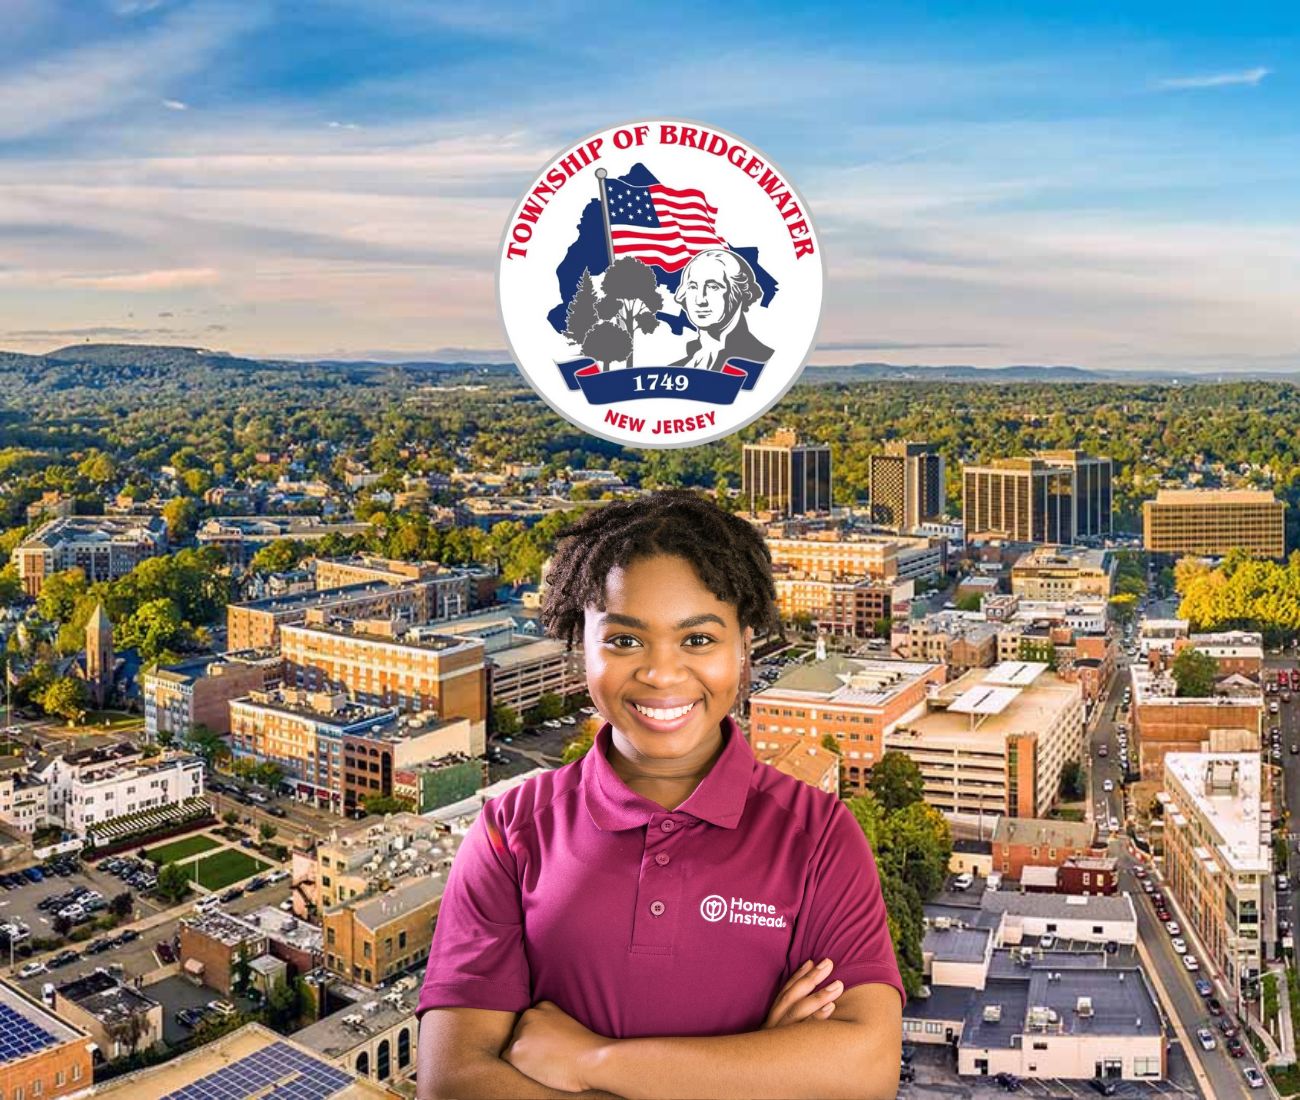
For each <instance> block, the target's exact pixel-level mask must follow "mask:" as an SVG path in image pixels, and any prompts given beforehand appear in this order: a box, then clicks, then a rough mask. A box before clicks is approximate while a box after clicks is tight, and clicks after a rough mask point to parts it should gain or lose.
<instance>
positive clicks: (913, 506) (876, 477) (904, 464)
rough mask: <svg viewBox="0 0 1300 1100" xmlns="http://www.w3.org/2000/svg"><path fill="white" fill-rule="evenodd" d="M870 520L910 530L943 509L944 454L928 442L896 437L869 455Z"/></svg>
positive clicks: (901, 529)
mask: <svg viewBox="0 0 1300 1100" xmlns="http://www.w3.org/2000/svg"><path fill="white" fill-rule="evenodd" d="M869 471H870V480H871V522H872V523H875V524H879V525H880V526H881V527H892V528H894V529H895V530H897V531H910V530H912V528H913V527H916V526H917V525H918V524H921V523H925V522H926V521H927V520H932V519H939V518H940V517H941V516H942V515H943V509H944V501H945V497H944V484H943V455H941V454H939V452H938V451H937V450H935V448H934V446H933V445H932V444H930V443H913V442H910V441H906V440H895V441H892V442H890V443H886V444H885V453H884V454H879V455H872V456H871V459H870V463H869Z"/></svg>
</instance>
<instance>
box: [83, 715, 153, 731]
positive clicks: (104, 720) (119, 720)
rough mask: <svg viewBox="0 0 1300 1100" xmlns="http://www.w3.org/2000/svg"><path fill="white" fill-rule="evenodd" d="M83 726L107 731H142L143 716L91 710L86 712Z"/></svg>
mask: <svg viewBox="0 0 1300 1100" xmlns="http://www.w3.org/2000/svg"><path fill="white" fill-rule="evenodd" d="M83 725H86V726H97V727H99V728H100V729H109V730H125V729H142V728H143V727H144V715H142V714H123V713H122V712H121V711H120V710H92V711H87V712H86V720H85V722H84V723H83Z"/></svg>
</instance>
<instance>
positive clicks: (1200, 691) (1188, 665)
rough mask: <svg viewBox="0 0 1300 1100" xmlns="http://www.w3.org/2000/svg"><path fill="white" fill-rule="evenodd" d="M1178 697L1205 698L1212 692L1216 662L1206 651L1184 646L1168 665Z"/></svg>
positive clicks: (1216, 667) (1217, 667)
mask: <svg viewBox="0 0 1300 1100" xmlns="http://www.w3.org/2000/svg"><path fill="white" fill-rule="evenodd" d="M1169 671H1170V673H1171V674H1172V675H1173V678H1174V683H1176V684H1177V685H1178V692H1177V694H1178V695H1179V697H1180V698H1188V699H1205V698H1208V697H1209V696H1211V695H1213V694H1214V680H1215V677H1216V676H1217V675H1218V671H1219V666H1218V663H1217V662H1216V661H1215V660H1214V658H1213V657H1211V656H1210V655H1209V654H1208V653H1202V652H1201V651H1200V650H1199V649H1195V648H1194V647H1192V646H1184V647H1183V649H1181V650H1180V651H1179V653H1178V656H1177V657H1175V658H1174V660H1173V664H1171V665H1170V666H1169Z"/></svg>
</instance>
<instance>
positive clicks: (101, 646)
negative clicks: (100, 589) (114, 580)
mask: <svg viewBox="0 0 1300 1100" xmlns="http://www.w3.org/2000/svg"><path fill="white" fill-rule="evenodd" d="M86 684H87V686H88V687H89V688H90V694H91V697H92V698H93V699H94V700H95V706H96V707H99V708H102V707H103V706H104V705H105V704H106V703H108V702H109V700H110V698H111V697H112V694H113V624H112V623H111V622H110V621H109V618H108V615H107V614H106V613H105V611H104V605H103V604H102V603H97V604H96V605H95V610H94V611H93V612H92V613H91V616H90V619H89V621H87V623H86Z"/></svg>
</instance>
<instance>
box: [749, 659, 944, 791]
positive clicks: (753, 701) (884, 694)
mask: <svg viewBox="0 0 1300 1100" xmlns="http://www.w3.org/2000/svg"><path fill="white" fill-rule="evenodd" d="M945 675H946V673H945V670H944V667H943V665H940V664H928V663H924V662H920V661H887V660H871V659H860V658H854V657H844V656H841V655H839V654H831V655H830V656H828V657H826V658H825V659H824V660H820V661H815V662H813V663H811V664H806V665H794V666H792V667H790V668H789V669H787V670H786V671H785V673H783V674H782V675H781V677H780V678H779V679H777V681H776V682H775V683H774V684H773V685H772V686H771V687H769V688H766V689H764V690H762V691H759V692H757V693H755V694H754V695H751V696H750V697H749V726H750V731H751V732H750V737H751V740H752V741H753V743H755V744H757V743H758V742H760V741H762V742H767V741H769V740H771V739H772V738H771V737H770V736H769V735H780V734H785V735H795V736H798V737H801V738H802V739H804V740H805V741H807V742H808V744H809V745H820V744H821V741H822V738H823V737H825V736H826V735H827V734H830V735H831V736H832V737H834V738H835V740H836V741H837V742H838V743H839V746H840V754H841V755H840V758H841V761H842V768H843V773H844V779H845V781H846V783H847V785H848V788H849V789H850V790H851V791H853V792H854V793H855V794H859V793H862V792H863V791H865V790H866V789H867V779H868V778H869V776H870V774H871V769H872V767H873V766H874V765H875V764H876V763H877V762H878V761H879V760H880V758H881V756H883V755H884V753H885V749H886V748H887V745H886V738H887V736H888V735H889V733H890V732H891V731H892V730H893V729H894V727H895V726H896V725H897V724H899V723H901V722H903V721H906V720H907V719H908V718H909V717H910V716H913V715H917V714H920V713H921V712H922V711H923V710H924V708H925V699H926V695H927V693H928V692H929V691H930V690H931V688H932V686H933V685H938V684H942V683H943V682H944V678H945Z"/></svg>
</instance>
